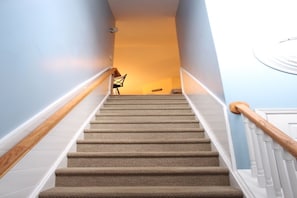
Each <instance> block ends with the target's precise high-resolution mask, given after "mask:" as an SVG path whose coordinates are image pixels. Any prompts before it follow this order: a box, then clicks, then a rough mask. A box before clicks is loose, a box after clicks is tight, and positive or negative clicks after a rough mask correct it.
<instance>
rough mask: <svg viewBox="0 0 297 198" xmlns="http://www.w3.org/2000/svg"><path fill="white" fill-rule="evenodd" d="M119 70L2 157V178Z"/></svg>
mask: <svg viewBox="0 0 297 198" xmlns="http://www.w3.org/2000/svg"><path fill="white" fill-rule="evenodd" d="M116 72H118V71H117V69H116V68H111V69H108V70H107V71H105V72H104V73H103V74H102V75H100V76H99V77H98V79H97V80H95V81H94V82H93V83H91V84H90V85H89V86H88V87H87V88H86V89H84V90H83V91H82V92H81V93H80V94H78V95H77V96H76V97H74V98H73V99H72V100H70V101H69V102H68V103H67V104H65V105H64V106H63V107H61V108H60V109H58V110H57V111H56V112H55V113H54V114H53V115H51V116H50V117H49V118H48V119H46V120H45V121H44V122H43V123H41V124H40V125H39V126H38V127H37V128H35V129H34V130H33V131H32V132H31V133H30V134H29V135H27V136H26V137H24V138H23V139H22V140H21V141H20V142H18V143H17V144H16V145H15V146H14V147H13V148H11V149H10V150H9V151H7V152H6V153H5V154H4V155H2V156H1V157H0V178H2V177H3V176H4V175H5V174H6V173H7V172H8V171H9V170H10V169H11V168H13V167H14V165H15V164H16V163H17V162H18V161H20V160H21V159H22V158H23V157H24V156H25V155H26V154H27V153H28V152H29V151H30V150H31V149H32V148H33V147H34V146H35V145H36V144H37V143H38V142H39V141H40V140H41V139H42V138H43V137H44V136H45V135H47V134H48V133H49V132H50V130H51V129H52V128H53V127H55V126H56V125H57V124H58V123H59V122H60V121H61V120H62V119H63V118H64V117H65V116H66V115H67V114H68V113H69V112H70V111H71V110H72V109H73V108H74V107H75V106H76V105H77V104H79V103H80V102H81V101H82V100H83V99H84V98H85V97H87V96H88V95H89V94H90V93H91V92H92V91H94V90H95V89H96V88H97V87H98V86H99V85H100V84H101V83H102V82H103V81H104V80H105V79H106V78H107V77H108V76H110V75H111V74H114V73H116Z"/></svg>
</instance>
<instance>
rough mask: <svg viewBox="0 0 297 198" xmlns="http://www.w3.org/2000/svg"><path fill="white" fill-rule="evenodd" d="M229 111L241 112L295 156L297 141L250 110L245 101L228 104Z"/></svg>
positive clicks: (296, 153)
mask: <svg viewBox="0 0 297 198" xmlns="http://www.w3.org/2000/svg"><path fill="white" fill-rule="evenodd" d="M229 107H230V111H231V112H232V113H235V114H243V115H244V116H245V117H247V118H248V119H249V120H250V121H251V122H253V123H254V124H255V125H256V126H257V127H259V128H260V129H262V130H263V131H264V132H265V133H266V134H267V135H269V136H270V137H271V138H272V139H273V140H274V141H275V142H277V143H278V144H279V145H281V146H282V147H283V148H284V149H285V150H287V151H288V152H289V153H290V154H291V155H293V156H294V157H296V158H297V142H296V141H295V140H294V139H293V138H291V137H290V136H288V135H287V134H285V133H284V132H283V131H281V130H280V129H278V128H277V127H275V126H273V125H272V124H271V123H269V122H267V121H266V120H265V119H263V118H262V117H261V116H259V115H258V114H257V113H255V112H254V111H252V110H251V109H250V108H249V106H248V104H247V103H245V102H234V103H231V104H230V106H229Z"/></svg>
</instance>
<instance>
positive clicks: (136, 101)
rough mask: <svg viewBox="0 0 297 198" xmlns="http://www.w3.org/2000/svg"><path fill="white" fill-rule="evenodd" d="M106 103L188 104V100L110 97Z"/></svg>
mask: <svg viewBox="0 0 297 198" xmlns="http://www.w3.org/2000/svg"><path fill="white" fill-rule="evenodd" d="M105 104H109V105H111V104H115V105H122V104H124V105H126V104H146V105H147V104H158V105H159V104H166V105H167V104H186V105H188V103H187V101H186V100H183V99H180V100H150V99H146V100H132V99H131V100H117V99H108V100H107V101H106V102H105Z"/></svg>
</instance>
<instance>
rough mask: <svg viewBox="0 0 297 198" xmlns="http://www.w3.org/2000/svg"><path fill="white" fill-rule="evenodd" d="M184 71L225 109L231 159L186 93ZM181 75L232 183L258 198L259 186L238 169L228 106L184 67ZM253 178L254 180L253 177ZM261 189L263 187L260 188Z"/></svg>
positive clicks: (190, 102)
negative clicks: (254, 186) (250, 182)
mask: <svg viewBox="0 0 297 198" xmlns="http://www.w3.org/2000/svg"><path fill="white" fill-rule="evenodd" d="M183 72H184V73H185V74H186V75H188V76H189V77H190V78H191V79H192V80H194V81H195V82H196V83H197V84H198V85H199V86H201V87H202V88H203V89H204V90H205V91H206V92H207V93H208V94H209V95H210V96H212V98H214V99H215V100H216V101H217V102H218V104H220V105H221V107H222V109H223V112H224V116H225V122H226V130H227V131H226V132H227V136H228V142H229V150H230V155H231V161H230V160H229V156H228V154H227V153H225V152H223V151H224V149H223V148H222V146H221V144H220V143H219V141H218V139H217V138H216V137H215V135H214V132H213V131H212V129H211V128H210V127H209V125H208V124H207V122H206V120H205V119H204V118H203V116H202V115H201V114H200V112H199V110H198V109H196V107H195V105H194V104H193V102H192V101H191V99H190V98H189V97H188V95H187V94H186V93H185V87H184V86H185V84H184V79H183V74H182V73H183ZM180 75H181V85H182V90H183V94H184V96H185V97H186V99H187V101H188V102H189V104H190V106H191V108H192V109H193V111H194V114H195V115H196V116H197V117H198V119H199V121H200V122H201V123H202V125H203V127H204V129H205V132H206V134H207V136H208V137H209V138H210V139H211V142H212V144H213V145H214V147H215V148H216V150H217V151H218V152H219V154H220V157H221V159H222V160H223V163H224V164H225V165H226V166H227V167H228V169H229V170H230V179H231V183H232V180H234V181H233V183H232V185H234V186H239V188H240V189H241V190H242V191H243V192H244V195H245V197H246V198H258V197H257V194H258V193H256V195H255V194H254V193H253V192H252V191H254V190H255V191H256V192H258V191H259V189H258V188H254V189H251V188H250V186H248V185H247V183H246V182H247V181H246V180H245V179H247V177H242V174H241V173H240V170H238V169H237V167H236V160H235V154H234V150H233V148H234V147H233V141H232V138H231V130H230V126H229V120H228V115H227V114H228V113H227V111H228V108H227V106H226V105H225V103H223V102H222V101H221V100H220V99H219V98H218V97H216V96H215V95H214V94H213V93H212V92H211V91H210V90H209V89H208V88H207V87H206V86H205V85H203V83H201V82H200V81H199V80H197V79H196V78H195V77H194V76H193V75H191V74H190V73H189V72H188V71H186V70H185V69H183V68H182V67H181V70H180ZM251 180H252V178H251ZM260 191H261V189H260ZM261 193H262V191H261ZM263 198H264V197H263Z"/></svg>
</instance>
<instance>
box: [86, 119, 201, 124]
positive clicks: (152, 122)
mask: <svg viewBox="0 0 297 198" xmlns="http://www.w3.org/2000/svg"><path fill="white" fill-rule="evenodd" d="M90 123H91V124H110V123H114V124H157V123H162V124H164V123H169V124H172V123H173V124H180V123H182V124H184V123H185V124H186V123H197V124H199V121H198V120H194V119H193V120H148V119H144V120H133V121H131V120H93V121H91V122H90Z"/></svg>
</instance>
